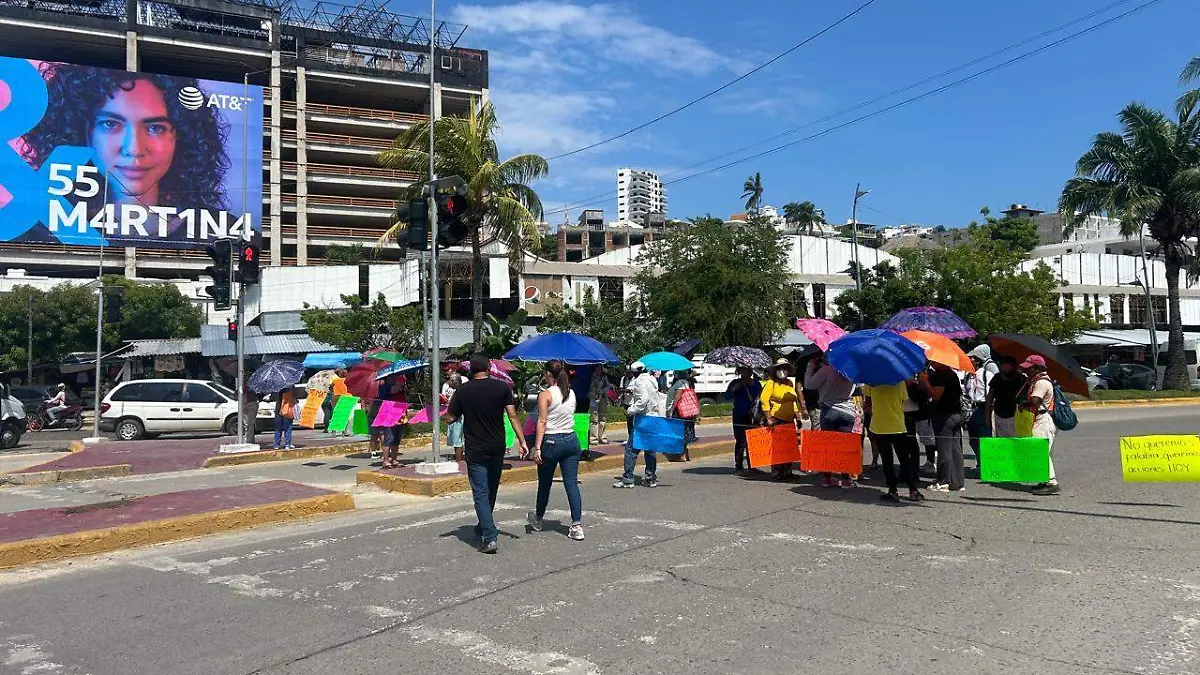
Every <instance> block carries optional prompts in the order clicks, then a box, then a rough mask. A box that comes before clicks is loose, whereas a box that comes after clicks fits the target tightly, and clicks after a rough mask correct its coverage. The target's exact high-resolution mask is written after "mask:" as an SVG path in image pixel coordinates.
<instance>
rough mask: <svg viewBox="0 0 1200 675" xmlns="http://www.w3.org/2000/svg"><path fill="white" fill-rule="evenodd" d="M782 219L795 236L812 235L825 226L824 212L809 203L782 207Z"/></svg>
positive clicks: (791, 203)
mask: <svg viewBox="0 0 1200 675" xmlns="http://www.w3.org/2000/svg"><path fill="white" fill-rule="evenodd" d="M783 219H784V220H785V221H787V224H788V226H789V227H791V229H792V231H793V232H795V233H796V234H812V233H813V232H815V231H816V230H817V228H818V227H820V226H821V225H824V224H825V212H824V211H822V210H821V209H818V208H817V205H816V204H813V203H812V202H810V201H803V202H799V203H797V202H789V203H787V204H784V205H783Z"/></svg>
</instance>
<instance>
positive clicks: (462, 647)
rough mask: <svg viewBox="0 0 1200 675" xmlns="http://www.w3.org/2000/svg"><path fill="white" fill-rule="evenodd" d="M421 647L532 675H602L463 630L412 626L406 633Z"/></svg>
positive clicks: (588, 665)
mask: <svg viewBox="0 0 1200 675" xmlns="http://www.w3.org/2000/svg"><path fill="white" fill-rule="evenodd" d="M404 632H406V633H408V634H409V635H411V636H412V638H413V639H414V640H416V641H417V642H418V643H422V644H424V643H433V644H438V645H444V646H446V647H453V648H455V649H458V650H459V651H460V652H461V653H462V654H464V655H466V656H469V657H471V658H473V659H475V660H477V661H483V662H484V663H491V664H493V665H498V666H503V667H505V668H507V669H508V670H512V671H519V672H525V673H530V674H531V675H601V671H600V668H599V666H597V665H596V664H594V663H592V662H591V661H588V660H585V659H581V658H578V657H574V656H568V655H566V654H560V653H558V652H530V651H526V650H524V649H520V648H518V647H508V646H505V645H501V644H497V643H495V642H493V641H492V640H491V639H489V638H488V637H486V636H484V635H480V634H479V633H472V632H469V631H463V630H453V629H439V628H430V627H426V626H413V627H411V628H406V629H404Z"/></svg>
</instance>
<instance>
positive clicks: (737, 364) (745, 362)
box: [704, 347, 771, 368]
mask: <svg viewBox="0 0 1200 675" xmlns="http://www.w3.org/2000/svg"><path fill="white" fill-rule="evenodd" d="M704 362H705V363H712V364H716V365H718V366H729V367H730V368H769V367H770V366H771V357H769V356H767V353H766V352H764V351H763V350H761V349H755V348H754V347H719V348H717V349H714V350H712V351H711V352H709V353H707V354H705V355H704Z"/></svg>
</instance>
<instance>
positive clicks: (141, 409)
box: [100, 380, 274, 441]
mask: <svg viewBox="0 0 1200 675" xmlns="http://www.w3.org/2000/svg"><path fill="white" fill-rule="evenodd" d="M237 413H238V404H237V395H236V394H234V392H233V390H232V389H229V388H228V387H225V386H223V385H221V384H217V383H216V382H206V381H203V380H132V381H129V382H122V383H121V384H118V385H117V386H116V387H114V388H113V390H112V391H110V392H108V395H107V396H105V397H104V400H103V401H102V402H101V403H100V430H101V431H105V432H115V433H116V434H117V438H119V439H120V440H123V441H134V440H137V439H139V438H146V437H147V436H154V435H158V434H166V433H174V432H191V433H202V432H218V431H219V432H223V433H225V434H226V435H234V434H235V433H236V432H237ZM264 413H265V416H264ZM273 416H274V406H273V405H272V406H271V407H269V408H265V409H264V405H263V404H260V405H259V409H258V416H257V419H256V420H255V427H256V429H258V430H263V429H266V428H270V427H271V425H272V417H273Z"/></svg>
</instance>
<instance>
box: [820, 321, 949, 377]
mask: <svg viewBox="0 0 1200 675" xmlns="http://www.w3.org/2000/svg"><path fill="white" fill-rule="evenodd" d="M825 357H826V358H827V359H828V360H829V365H831V366H833V368H834V370H836V371H838V372H839V373H841V374H842V375H844V376H845V377H846V379H847V380H850V381H851V382H856V383H859V384H898V383H900V382H903V381H905V380H907V379H908V378H910V377H912V376H913V375H916V374H917V373H918V372H920V371H921V369H922V368H924V367H925V350H924V349H921V347H920V345H918V344H917V343H915V342H913V341H912V340H909V339H908V338H906V337H904V336H902V335H900V334H898V333H893V332H892V331H890V330H882V329H877V328H876V329H871V330H859V331H854V332H853V333H849V334H847V335H844V336H842V337H840V338H838V339H836V340H834V341H833V342H831V343H830V344H829V350H828V351H826V352H825Z"/></svg>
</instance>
